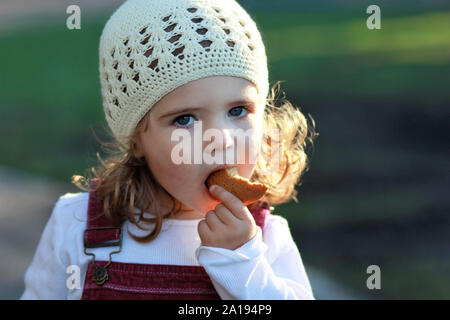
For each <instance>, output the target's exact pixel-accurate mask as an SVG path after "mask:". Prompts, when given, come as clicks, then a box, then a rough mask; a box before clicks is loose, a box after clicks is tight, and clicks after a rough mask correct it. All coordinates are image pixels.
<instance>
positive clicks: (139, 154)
mask: <svg viewBox="0 0 450 320" xmlns="http://www.w3.org/2000/svg"><path fill="white" fill-rule="evenodd" d="M132 143H133V151H134V156H135V157H136V158H138V159H140V158H143V157H144V150H143V148H142V144H141V141H140V138H139V137H137V138H136V139H135V140H134V141H133V142H132Z"/></svg>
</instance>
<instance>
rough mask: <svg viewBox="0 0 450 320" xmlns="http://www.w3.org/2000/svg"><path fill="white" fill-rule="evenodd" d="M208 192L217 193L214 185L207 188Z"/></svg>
mask: <svg viewBox="0 0 450 320" xmlns="http://www.w3.org/2000/svg"><path fill="white" fill-rule="evenodd" d="M209 191H210V192H215V191H217V187H216V185H212V186H211V187H209Z"/></svg>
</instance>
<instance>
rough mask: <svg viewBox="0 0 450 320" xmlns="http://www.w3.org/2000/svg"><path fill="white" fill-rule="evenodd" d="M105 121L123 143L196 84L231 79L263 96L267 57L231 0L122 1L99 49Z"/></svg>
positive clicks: (244, 14) (251, 24) (252, 27)
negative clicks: (153, 112) (174, 95)
mask: <svg viewBox="0 0 450 320" xmlns="http://www.w3.org/2000/svg"><path fill="white" fill-rule="evenodd" d="M99 63H100V82H101V88H102V96H103V109H104V111H105V114H106V120H107V122H108V125H109V127H110V128H111V130H112V132H113V134H114V135H115V137H116V139H118V140H119V141H120V142H122V143H124V144H125V143H126V140H125V138H126V137H127V136H129V135H130V134H132V133H133V131H134V129H135V128H136V126H137V124H138V123H139V121H140V120H141V119H142V118H143V117H144V116H145V114H146V113H147V112H148V111H149V110H150V109H151V108H152V106H153V105H154V104H155V103H157V102H158V101H159V100H160V99H161V98H162V97H164V96H165V95H166V94H168V93H169V92H171V91H173V90H174V89H176V88H177V87H180V86H182V85H184V84H186V83H188V82H190V81H194V80H197V79H200V78H204V77H209V76H214V75H224V76H236V77H241V78H244V79H247V80H249V81H251V82H252V83H254V85H255V86H256V88H257V89H258V94H259V96H260V98H261V99H265V98H266V97H267V94H268V89H269V81H268V70H267V57H266V52H265V47H264V44H263V42H262V39H261V35H260V33H259V31H258V29H257V26H256V24H255V22H254V21H253V20H252V18H251V17H250V16H249V14H248V13H247V12H246V11H245V10H244V9H243V8H242V7H241V6H240V5H239V4H238V3H237V2H236V1H235V0H128V1H126V2H124V3H123V4H122V5H121V6H120V7H119V8H118V9H117V10H116V11H115V12H114V13H113V14H112V16H111V17H110V18H109V20H108V21H107V23H106V25H105V27H104V29H103V32H102V35H101V37H100V46H99Z"/></svg>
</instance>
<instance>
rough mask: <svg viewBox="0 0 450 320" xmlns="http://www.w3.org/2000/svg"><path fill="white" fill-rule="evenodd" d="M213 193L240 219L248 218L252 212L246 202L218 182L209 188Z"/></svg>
mask: <svg viewBox="0 0 450 320" xmlns="http://www.w3.org/2000/svg"><path fill="white" fill-rule="evenodd" d="M209 191H210V192H211V194H212V195H213V196H214V197H216V198H217V199H218V200H219V201H221V202H222V203H223V204H224V205H225V206H226V207H227V208H228V209H229V210H230V211H231V213H233V214H234V215H235V216H236V217H237V218H238V219H241V220H242V219H248V218H249V215H250V212H249V211H248V208H247V207H246V206H245V205H244V203H243V202H242V201H241V200H240V199H239V198H238V197H236V196H235V195H234V194H232V193H231V192H229V191H227V190H225V189H224V188H222V187H221V186H218V185H216V184H214V185H212V186H211V187H210V188H209Z"/></svg>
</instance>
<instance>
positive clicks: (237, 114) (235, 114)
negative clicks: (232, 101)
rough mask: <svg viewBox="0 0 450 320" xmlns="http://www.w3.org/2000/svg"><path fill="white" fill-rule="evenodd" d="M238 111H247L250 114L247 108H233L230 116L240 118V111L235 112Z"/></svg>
mask: <svg viewBox="0 0 450 320" xmlns="http://www.w3.org/2000/svg"><path fill="white" fill-rule="evenodd" d="M236 110H239V111H240V110H245V111H246V112H248V110H247V108H246V107H235V108H233V109H231V110H230V114H231V115H232V116H236V117H239V116H240V115H241V114H242V113H241V112H239V111H237V112H233V111H236Z"/></svg>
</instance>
